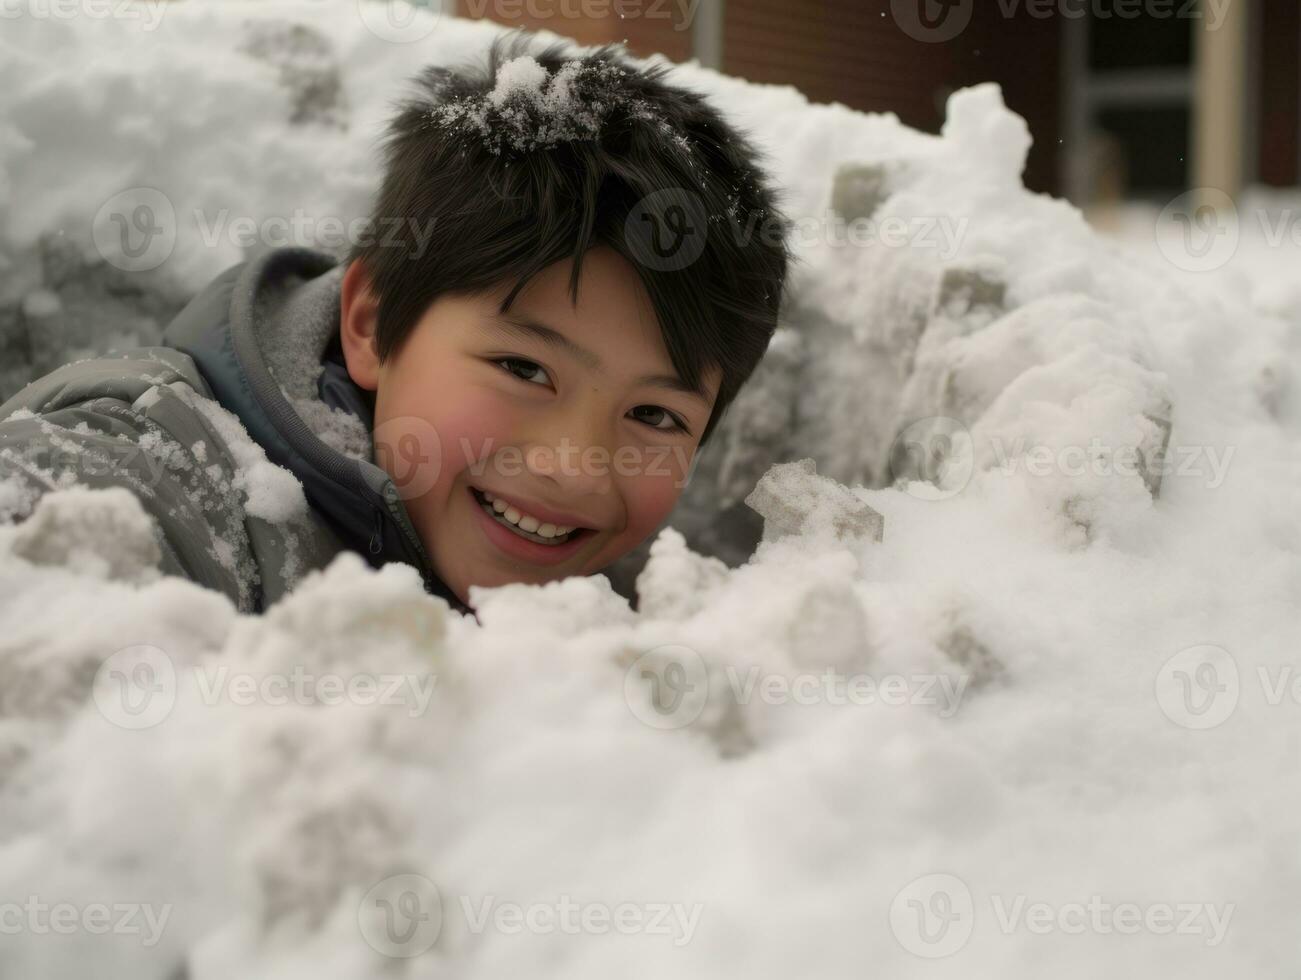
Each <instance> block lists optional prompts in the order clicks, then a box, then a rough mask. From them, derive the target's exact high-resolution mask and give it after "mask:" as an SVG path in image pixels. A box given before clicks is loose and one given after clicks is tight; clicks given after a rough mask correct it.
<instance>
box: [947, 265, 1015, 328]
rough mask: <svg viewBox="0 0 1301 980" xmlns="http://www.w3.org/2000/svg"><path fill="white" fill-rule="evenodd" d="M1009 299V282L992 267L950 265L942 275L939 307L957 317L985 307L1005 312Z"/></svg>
mask: <svg viewBox="0 0 1301 980" xmlns="http://www.w3.org/2000/svg"><path fill="white" fill-rule="evenodd" d="M1006 299H1007V284H1006V283H1004V282H1003V281H1002V280H1001V279H999V278H997V277H996V276H995V275H994V274H993V273H992V272H991V271H990V270H988V269H981V268H961V267H950V268H948V269H945V270H944V275H943V276H942V277H941V278H940V284H939V289H938V291H937V293H936V297H935V309H936V312H937V313H944V314H947V315H949V316H957V317H962V316H966V315H967V314H969V313H971V312H972V311H973V310H978V309H981V308H984V309H986V310H992V311H995V312H1002V311H1003V310H1004V308H1005V307H1004V303H1005V301H1006Z"/></svg>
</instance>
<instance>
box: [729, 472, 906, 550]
mask: <svg viewBox="0 0 1301 980" xmlns="http://www.w3.org/2000/svg"><path fill="white" fill-rule="evenodd" d="M745 502H746V504H748V505H749V506H750V507H751V508H752V509H753V510H755V511H757V512H758V513H759V514H760V515H762V517H763V540H764V541H775V540H777V539H779V538H783V537H786V536H787V535H791V534H808V533H817V532H820V531H826V530H829V531H831V532H832V533H833V534H834V535H835V536H836V538H837V539H838V540H840V541H843V542H850V541H856V540H872V541H877V542H879V541H881V540H882V537H883V534H884V531H885V518H884V517H882V516H881V514H879V513H877V512H876V511H875V510H873V509H872V508H871V507H869V506H868V505H867V504H865V503H863V501H861V500H859V499H858V497H856V496H855V495H854V493H853V492H852V491H851V490H849V488H848V487H845V486H843V485H841V484H839V483H837V482H836V481H835V480H832V479H829V478H827V477H825V476H818V472H817V464H816V463H814V461H813V460H812V459H801V460H799V461H798V462H794V463H779V464H777V465H776V466H774V467H773V468H772V469H770V470H769V471H768V472H767V473H766V474H765V475H764V477H763V479H761V480H760V481H759V483H758V485H757V486H756V487H755V488H754V491H753V492H752V493H751V494H750V495H749V496H748V497H746V498H745Z"/></svg>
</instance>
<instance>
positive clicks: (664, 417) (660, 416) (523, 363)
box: [493, 357, 688, 432]
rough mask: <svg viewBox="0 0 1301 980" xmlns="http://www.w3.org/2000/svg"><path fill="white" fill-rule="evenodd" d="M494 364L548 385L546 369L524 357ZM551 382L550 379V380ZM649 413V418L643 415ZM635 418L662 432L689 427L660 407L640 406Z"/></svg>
mask: <svg viewBox="0 0 1301 980" xmlns="http://www.w3.org/2000/svg"><path fill="white" fill-rule="evenodd" d="M493 363H494V364H500V365H501V366H502V370H504V371H508V372H510V373H511V374H512V375H514V376H515V377H517V378H519V379H520V380H521V381H528V382H532V383H535V384H546V383H547V380H539V379H538V375H539V374H541V375H542V378H543V379H547V372H546V368H544V367H542V365H540V364H535V363H534V362H533V361H529V360H526V359H524V358H522V357H498V358H495V359H494V360H493ZM548 380H549V379H548ZM639 413H649V416H650V417H649V418H647V417H645V416H644V415H643V414H639ZM632 414H633V417H634V418H636V419H637V421H638V422H641V423H643V424H644V425H648V426H650V427H651V428H652V429H659V430H660V431H661V432H686V431H688V430H687V427H686V425H685V424H684V423H683V421H682V420H681V419H680V418H678V417H677V416H676V415H674V414H673V413H672V412H670V411H669V410H668V409H666V408H660V407H659V406H658V405H638V406H637V407H636V408H634V409H633V410H632Z"/></svg>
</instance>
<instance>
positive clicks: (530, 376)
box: [493, 357, 547, 384]
mask: <svg viewBox="0 0 1301 980" xmlns="http://www.w3.org/2000/svg"><path fill="white" fill-rule="evenodd" d="M493 363H494V364H500V365H501V366H502V368H503V369H504V370H506V371H509V372H510V373H511V374H513V375H514V376H515V377H517V378H519V379H520V380H521V381H537V374H536V372H541V374H542V377H543V378H546V376H547V372H546V369H545V368H544V367H542V365H540V364H534V363H533V362H532V361H526V360H524V359H523V358H521V357H499V358H497V359H496V360H495V361H493ZM519 369H522V370H519ZM537 383H539V384H546V381H540V382H537Z"/></svg>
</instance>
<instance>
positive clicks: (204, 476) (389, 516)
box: [0, 248, 468, 612]
mask: <svg viewBox="0 0 1301 980" xmlns="http://www.w3.org/2000/svg"><path fill="white" fill-rule="evenodd" d="M342 273H343V269H342V267H340V266H337V265H336V262H335V259H334V258H333V257H332V256H330V255H327V254H325V253H322V252H316V251H312V250H310V249H301V248H283V249H277V250H275V251H271V252H268V253H266V254H264V255H262V256H260V257H259V258H257V259H255V260H253V261H250V262H247V263H243V264H241V265H237V266H234V267H233V268H231V269H228V270H227V271H226V272H224V273H222V274H221V275H220V276H218V277H217V278H216V279H214V280H213V281H212V283H210V284H209V285H208V287H207V288H206V289H205V290H204V291H203V292H202V293H200V294H199V295H198V296H197V297H196V298H195V299H194V300H193V302H191V303H190V304H189V305H188V306H187V307H186V308H185V309H184V310H182V311H181V313H180V314H178V315H177V317H176V319H175V320H173V321H172V323H171V324H170V325H169V326H168V327H167V330H166V331H165V332H164V335H163V341H164V346H159V347H141V348H135V349H132V350H127V351H119V352H110V353H109V354H107V355H105V356H103V357H96V358H91V359H88V360H83V361H77V362H74V363H72V364H68V365H65V366H63V367H61V368H59V369H58V370H56V371H53V372H51V373H50V374H48V375H46V376H45V377H43V378H39V379H38V380H36V381H34V382H32V383H31V384H29V385H28V386H27V387H26V388H24V389H23V390H22V391H20V392H19V393H18V394H16V395H15V396H14V397H13V398H11V399H9V401H7V402H5V403H4V404H3V405H0V521H2V520H10V521H12V520H21V519H23V518H24V517H26V516H27V515H28V514H30V513H31V511H32V509H33V508H34V507H35V504H36V501H37V500H38V499H39V498H40V497H41V496H42V495H43V494H44V493H45V492H47V491H48V490H51V489H59V488H63V487H68V486H73V485H83V486H89V487H92V488H106V487H125V488H126V489H128V490H130V491H132V492H133V493H134V495H135V496H136V498H137V499H138V500H139V501H140V502H141V504H142V505H143V506H144V509H145V511H146V512H147V513H148V514H149V515H150V516H151V517H152V518H153V520H154V521H155V523H156V525H157V532H156V536H157V537H158V539H159V546H160V549H161V553H162V558H161V562H160V565H159V567H160V569H161V570H162V571H163V572H165V573H167V574H173V575H180V576H183V577H185V578H188V579H191V580H193V581H195V582H198V583H199V584H201V585H205V586H207V587H210V588H214V589H218V590H220V591H222V592H224V593H225V594H226V595H228V596H229V597H230V599H231V600H232V601H233V602H234V603H236V605H237V606H238V608H239V609H240V610H241V611H242V612H260V611H261V610H263V609H265V608H266V607H267V606H269V605H270V604H271V603H272V602H274V601H275V600H276V599H278V598H279V597H280V596H282V595H283V594H284V593H285V592H287V591H289V590H290V589H291V588H293V586H294V585H295V584H296V583H297V582H298V580H299V579H301V578H302V576H303V575H304V574H306V573H307V572H308V571H310V570H312V569H316V568H321V567H323V566H324V565H326V564H328V563H329V561H330V560H331V559H332V558H333V557H334V556H335V555H336V554H338V553H339V552H340V551H341V550H350V551H356V552H358V553H360V554H361V555H362V556H363V557H365V558H366V559H367V561H369V563H370V564H371V565H373V566H375V567H378V566H380V565H383V564H385V563H386V562H389V561H402V562H406V563H408V564H410V565H413V566H415V567H416V568H417V569H418V570H419V571H420V573H421V576H422V577H423V579H424V582H425V587H426V589H427V590H428V591H429V592H431V593H433V594H435V595H438V596H441V597H443V598H444V599H446V600H447V601H448V603H450V604H451V606H452V607H453V608H454V609H457V610H458V611H461V612H468V609H467V607H466V606H465V605H464V604H463V603H461V602H460V600H459V599H457V597H456V596H455V594H454V593H452V592H451V590H450V589H449V588H448V587H447V586H446V585H445V584H444V583H443V582H442V581H441V580H440V579H439V578H438V577H437V575H436V574H435V572H434V570H433V568H432V567H431V565H430V562H429V559H428V555H427V552H426V551H425V548H424V546H423V545H422V543H421V541H420V539H419V537H418V536H417V534H416V531H415V528H414V526H413V525H412V523H411V520H410V517H409V516H408V514H407V512H406V508H405V506H404V505H403V503H402V500H401V498H400V497H399V494H398V490H397V487H396V486H395V485H394V483H393V481H392V480H391V479H390V478H389V476H388V474H386V473H385V472H384V471H383V470H382V469H380V468H379V467H378V466H376V465H374V464H373V463H372V462H371V457H372V444H371V437H370V433H371V430H372V428H373V424H372V423H373V397H372V396H370V395H369V394H368V393H367V392H365V391H363V390H362V389H360V388H358V387H357V386H356V385H355V384H354V383H353V382H352V380H351V379H350V378H349V377H348V373H347V369H346V367H345V365H344V362H343V356H342V351H341V348H340V345H339V284H340V280H341V278H342Z"/></svg>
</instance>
